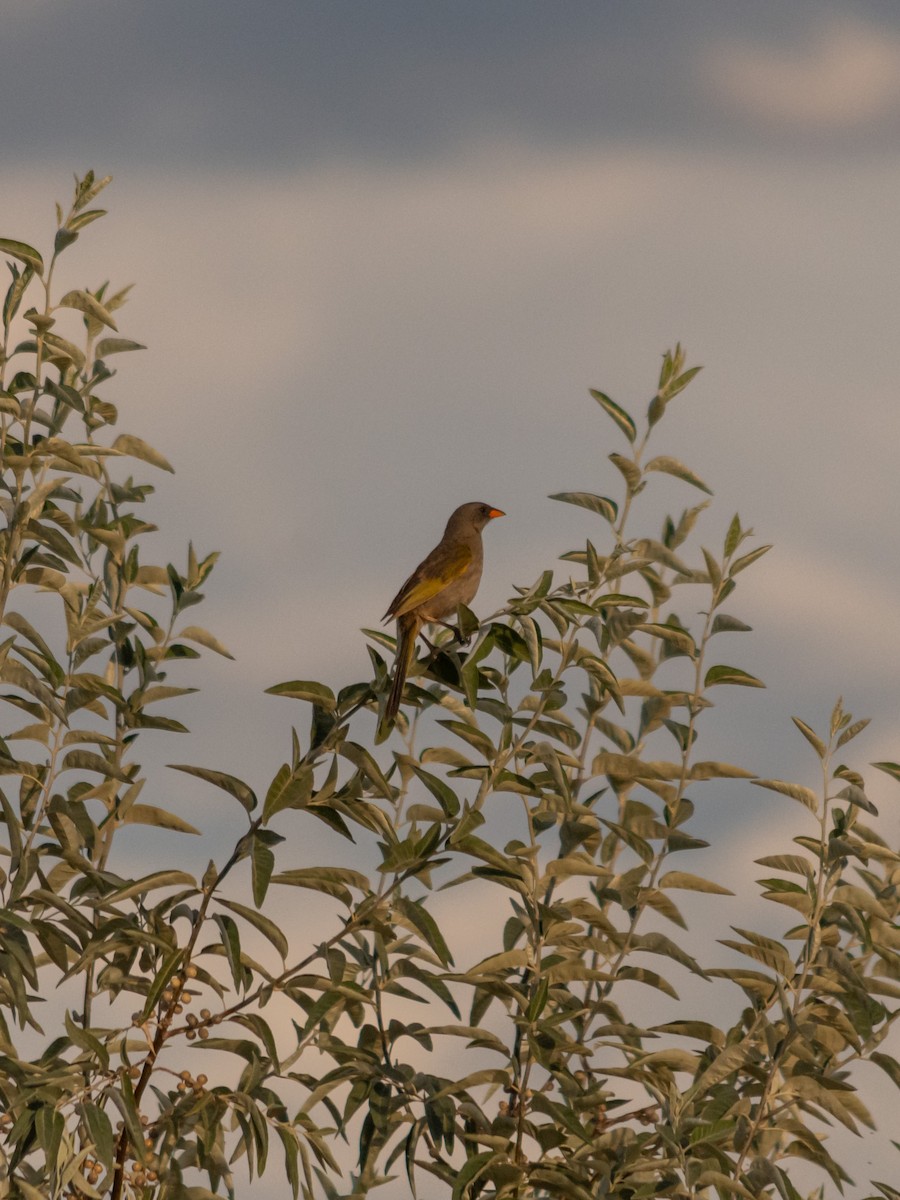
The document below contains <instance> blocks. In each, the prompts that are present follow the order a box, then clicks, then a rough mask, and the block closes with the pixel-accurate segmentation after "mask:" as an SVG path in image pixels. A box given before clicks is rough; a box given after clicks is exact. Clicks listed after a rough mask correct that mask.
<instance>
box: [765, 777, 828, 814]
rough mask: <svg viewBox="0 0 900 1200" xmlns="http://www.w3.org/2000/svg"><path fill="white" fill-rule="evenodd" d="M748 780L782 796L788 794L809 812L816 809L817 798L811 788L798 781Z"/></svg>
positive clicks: (817, 806) (817, 804) (817, 805)
mask: <svg viewBox="0 0 900 1200" xmlns="http://www.w3.org/2000/svg"><path fill="white" fill-rule="evenodd" d="M750 782H751V783H753V784H755V786H756V787H761V788H768V790H769V791H770V792H778V793H780V795H782V796H790V798H791V799H792V800H799V801H800V803H801V804H803V805H805V806H806V808H808V809H809V811H810V812H813V813H814V812H817V811H818V808H819V800H818V797H817V796H816V793H815V792H814V791H813V790H812V788H808V787H803V786H802V785H801V784H799V783H785V781H784V780H783V779H751V781H750Z"/></svg>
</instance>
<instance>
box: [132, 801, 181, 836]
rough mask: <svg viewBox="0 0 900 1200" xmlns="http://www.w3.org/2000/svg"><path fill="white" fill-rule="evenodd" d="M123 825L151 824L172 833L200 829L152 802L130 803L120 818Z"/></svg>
mask: <svg viewBox="0 0 900 1200" xmlns="http://www.w3.org/2000/svg"><path fill="white" fill-rule="evenodd" d="M121 823H122V824H123V825H152V826H154V827H155V828H156V829H171V830H172V832H173V833H196V834H198V835H199V833H200V830H199V829H195V828H194V826H193V825H191V824H189V822H187V821H185V820H184V818H183V817H178V816H176V815H175V813H170V812H166V810H165V809H164V808H157V807H156V806H155V805H153V804H132V806H131V808H129V810H128V812H127V813H126V814H125V815H124V817H122V818H121Z"/></svg>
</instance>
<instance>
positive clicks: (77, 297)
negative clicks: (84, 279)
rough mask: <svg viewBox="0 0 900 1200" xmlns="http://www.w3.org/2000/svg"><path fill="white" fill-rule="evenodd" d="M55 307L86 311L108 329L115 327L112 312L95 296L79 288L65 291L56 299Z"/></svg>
mask: <svg viewBox="0 0 900 1200" xmlns="http://www.w3.org/2000/svg"><path fill="white" fill-rule="evenodd" d="M56 307H57V308H76V309H78V310H79V312H83V313H86V314H87V315H88V316H89V317H93V318H94V320H95V321H99V322H100V324H101V325H106V326H107V327H108V328H109V329H116V323H115V321H114V320H113V318H112V314H111V313H109V312H107V310H106V309H105V308H104V307H103V305H102V304H101V303H100V301H99V300H98V299H97V298H96V297H95V296H92V295H91V294H90V292H84V291H82V290H81V289H80V288H76V289H75V290H74V291H71V292H66V294H65V295H64V296H63V298H62V300H60V301H58V303H57V305H56Z"/></svg>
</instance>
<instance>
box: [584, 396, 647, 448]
mask: <svg viewBox="0 0 900 1200" xmlns="http://www.w3.org/2000/svg"><path fill="white" fill-rule="evenodd" d="M590 393H591V395H592V396H593V397H594V399H595V400H596V401H597V403H598V404H599V405H600V407H601V408H602V409H603V410H604V412H606V413H607V414H608V415H609V416H610V417H612V419H613V420H614V421H615V423H616V424H617V425H618V427H619V428H620V429H621V430H622V432H623V433H624V434H625V436H626V437H627V438H628V440H629V442H632V443H633V442H634V440H635V438H636V437H637V427H636V426H635V423H634V421H633V420H632V419H631V417H630V416H629V415H628V413H627V412H626V411H625V409H624V408H620V407H619V405H618V404H616V402H615V401H614V400H610V398H609V396H607V395H605V394H604V393H603V392H598V391H596V390H595V389H594V388H591V389H590Z"/></svg>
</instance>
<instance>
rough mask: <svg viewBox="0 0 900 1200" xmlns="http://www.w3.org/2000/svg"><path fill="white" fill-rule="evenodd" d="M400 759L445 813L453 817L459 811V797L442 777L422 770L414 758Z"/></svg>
mask: <svg viewBox="0 0 900 1200" xmlns="http://www.w3.org/2000/svg"><path fill="white" fill-rule="evenodd" d="M402 761H403V762H405V763H406V764H407V765H408V766H409V768H410V769H411V770H412V772H413V774H414V775H415V776H416V778H417V779H418V780H419V781H420V782H421V783H423V784H424V785H425V787H426V788H427V789H428V790H429V792H431V794H432V796H434V798H435V800H437V802H438V804H440V806H441V808H442V809H443V811H444V813H445V815H446V816H448V817H455V816H456V814H457V813H458V812H459V797H458V796H457V795H456V792H454V790H453V788H452V787H450V785H449V784H448V783H445V782H444V780H443V779H439V778H438V776H437V775H432V774H431V773H430V772H428V771H424V770H423V769H422V768H421V767H420V766H419V764H418V763H417V762H416V761H415V760H414V759H411V758H406V757H403V759H402Z"/></svg>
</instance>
